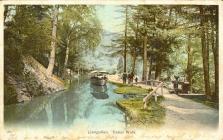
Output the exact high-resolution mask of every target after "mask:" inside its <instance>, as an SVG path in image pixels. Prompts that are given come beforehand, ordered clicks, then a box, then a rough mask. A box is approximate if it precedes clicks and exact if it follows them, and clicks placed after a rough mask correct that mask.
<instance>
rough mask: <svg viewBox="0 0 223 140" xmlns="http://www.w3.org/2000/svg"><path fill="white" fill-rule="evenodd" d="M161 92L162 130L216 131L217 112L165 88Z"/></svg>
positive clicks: (118, 79)
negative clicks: (163, 109)
mask: <svg viewBox="0 0 223 140" xmlns="http://www.w3.org/2000/svg"><path fill="white" fill-rule="evenodd" d="M108 78H109V80H110V81H113V82H119V83H121V82H122V81H121V79H120V78H119V77H118V76H116V75H111V76H109V77H108ZM143 88H151V86H145V85H144V86H143ZM152 88H153V87H152ZM163 91H164V94H163V95H164V97H165V100H164V102H163V105H164V107H165V108H166V118H165V124H164V125H163V126H162V128H163V129H176V130H199V131H200V130H216V129H217V127H218V117H219V115H218V114H219V113H218V110H216V109H213V108H210V107H208V106H206V105H203V104H201V103H197V102H195V101H192V100H190V99H185V98H182V97H179V96H177V95H175V94H170V93H169V91H168V90H167V89H165V88H164V89H163ZM158 92H159V91H158Z"/></svg>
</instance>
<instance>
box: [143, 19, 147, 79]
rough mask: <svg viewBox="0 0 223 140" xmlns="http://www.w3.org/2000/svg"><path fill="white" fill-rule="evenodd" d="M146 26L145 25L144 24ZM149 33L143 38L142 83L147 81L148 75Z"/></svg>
mask: <svg viewBox="0 0 223 140" xmlns="http://www.w3.org/2000/svg"><path fill="white" fill-rule="evenodd" d="M144 24H145V23H144ZM147 59H148V58H147V33H146V31H145V34H144V38H143V73H142V81H147V77H148V73H147V63H148V62H147Z"/></svg>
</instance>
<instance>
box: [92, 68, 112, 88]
mask: <svg viewBox="0 0 223 140" xmlns="http://www.w3.org/2000/svg"><path fill="white" fill-rule="evenodd" d="M106 74H107V72H105V71H92V72H91V73H90V76H91V78H90V80H91V84H93V85H97V86H104V85H106V83H107V80H108V78H107V75H106Z"/></svg>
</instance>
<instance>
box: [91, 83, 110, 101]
mask: <svg viewBox="0 0 223 140" xmlns="http://www.w3.org/2000/svg"><path fill="white" fill-rule="evenodd" d="M90 86H91V94H92V95H93V96H94V97H95V98H96V99H107V98H108V97H109V96H108V94H107V91H108V88H107V85H104V86H97V85H94V84H90Z"/></svg>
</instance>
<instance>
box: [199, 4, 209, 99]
mask: <svg viewBox="0 0 223 140" xmlns="http://www.w3.org/2000/svg"><path fill="white" fill-rule="evenodd" d="M200 16H201V21H200V26H201V45H202V59H203V72H204V84H205V94H206V97H207V99H211V89H210V79H209V60H208V54H207V53H208V50H207V44H206V41H205V40H206V36H205V31H206V30H205V24H204V23H205V17H204V9H203V6H200Z"/></svg>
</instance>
